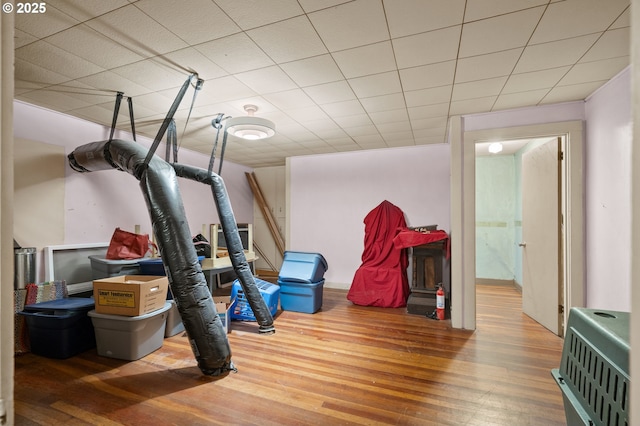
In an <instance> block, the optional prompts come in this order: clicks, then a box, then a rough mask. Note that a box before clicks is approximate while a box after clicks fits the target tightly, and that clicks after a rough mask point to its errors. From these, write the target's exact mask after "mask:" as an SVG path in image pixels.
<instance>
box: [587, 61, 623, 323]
mask: <svg viewBox="0 0 640 426" xmlns="http://www.w3.org/2000/svg"><path fill="white" fill-rule="evenodd" d="M585 111H586V117H587V149H586V171H587V178H586V209H587V216H586V218H587V223H586V233H587V251H586V261H587V306H588V307H590V308H598V309H610V310H619V311H630V310H631V298H630V297H629V295H630V294H631V279H630V273H631V272H630V271H631V264H630V256H629V253H630V251H631V237H630V235H631V233H630V229H631V145H632V140H633V138H632V119H631V71H630V68H627V69H626V70H625V71H624V72H622V73H620V74H618V76H616V77H615V78H613V79H612V80H611V81H609V82H608V83H607V84H606V85H605V86H603V87H602V88H600V89H599V90H598V91H597V92H595V93H594V94H593V95H592V96H591V97H589V98H588V99H587V102H586V106H585Z"/></svg>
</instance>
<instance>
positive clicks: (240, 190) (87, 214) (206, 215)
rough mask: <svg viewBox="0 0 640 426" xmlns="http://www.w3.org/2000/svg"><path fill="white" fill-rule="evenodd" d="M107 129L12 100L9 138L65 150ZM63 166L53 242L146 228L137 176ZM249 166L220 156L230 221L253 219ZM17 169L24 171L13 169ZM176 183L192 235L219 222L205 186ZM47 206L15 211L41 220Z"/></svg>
mask: <svg viewBox="0 0 640 426" xmlns="http://www.w3.org/2000/svg"><path fill="white" fill-rule="evenodd" d="M109 130H110V129H109V128H107V127H104V126H101V125H98V124H95V123H91V122H88V121H85V120H81V119H78V118H75V117H71V116H69V115H65V114H61V113H58V112H54V111H51V110H48V109H44V108H40V107H36V106H33V105H30V104H26V103H23V102H18V101H15V102H14V136H15V138H22V139H28V140H33V141H37V142H43V143H46V144H52V145H58V146H63V147H64V148H65V155H66V154H69V153H71V152H72V151H73V150H74V149H75V148H77V147H79V146H81V145H84V144H87V143H90V142H96V141H102V140H107V139H108V138H109ZM212 131H213V130H212ZM115 137H116V138H122V139H125V140H132V138H131V135H130V134H128V133H126V132H118V131H117V132H116V135H115ZM137 139H138V143H140V144H142V145H145V146H150V145H151V143H152V140H150V139H148V138H141V137H138V138H137ZM132 143H134V142H132ZM164 150H165V147H164V144H161V145H160V146H159V148H158V150H157V154H158V155H160V156H164V152H165V151H164ZM178 159H179V161H180V163H183V164H189V165H192V166H196V167H201V168H204V169H206V168H207V167H208V163H209V157H208V156H207V155H204V154H199V153H195V152H192V151H189V150H186V149H181V150H180V151H179V153H178ZM64 167H65V179H64V182H63V184H64V207H63V208H64V227H65V230H64V240H63V241H61V242H58V244H76V243H93V242H104V241H109V239H110V238H111V234H112V233H113V230H114V229H115V228H116V227H121V228H124V229H127V230H130V231H133V230H134V226H135V225H140V226H141V232H142V233H148V234H151V221H150V219H149V212H148V210H147V207H146V205H145V202H144V198H143V194H142V191H141V190H140V188H139V186H138V181H137V180H136V179H135V178H134V177H133V176H132V175H130V174H128V173H126V172H121V171H117V170H104V171H97V172H91V173H78V172H75V171H73V170H72V169H71V168H70V167H69V165H68V164H67V162H66V161H65V166H64ZM251 170H252V169H250V168H247V167H244V166H240V165H238V164H234V163H231V162H225V164H224V168H223V172H222V177H223V179H224V181H225V185H226V187H227V192H228V193H229V198H230V200H231V205H232V208H233V211H234V214H235V216H236V221H237V222H240V223H253V194H252V192H251V188H250V187H249V185H248V183H247V180H246V177H245V172H249V171H251ZM22 172H27V173H28V171H16V173H22ZM179 184H180V190H181V194H182V200H183V203H184V206H185V211H186V214H187V221H188V222H189V225H190V227H191V232H192V233H193V234H194V235H195V234H197V233H199V232H201V231H202V225H203V224H206V225H208V224H212V223H219V220H218V214H217V211H216V207H215V204H214V201H213V196H212V193H211V189H210V188H209V187H208V186H206V185H202V184H199V183H196V182H192V181H188V180H184V179H180V180H179ZM48 207H49V206H46V205H43V206H41V209H40V210H38V211H32V212H20V214H29V215H33V220H46V209H47V208H48ZM43 215H44V216H43ZM20 244H22V245H23V246H30V247H37V248H38V249H39V250H42V248H43V246H44V245H48V244H43V243H42V242H40V241H20ZM41 275H42V274H41ZM40 278H41V279H42V278H43V277H42V276H41V277H40Z"/></svg>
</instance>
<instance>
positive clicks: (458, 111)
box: [449, 96, 497, 115]
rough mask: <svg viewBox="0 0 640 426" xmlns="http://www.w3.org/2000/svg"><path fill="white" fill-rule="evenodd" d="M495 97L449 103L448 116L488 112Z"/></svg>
mask: <svg viewBox="0 0 640 426" xmlns="http://www.w3.org/2000/svg"><path fill="white" fill-rule="evenodd" d="M496 98H497V96H489V97H486V98H476V99H468V100H464V101H455V102H451V109H450V110H449V113H450V115H463V114H473V113H478V112H483V111H490V110H491V107H492V106H493V104H494V102H495V101H496Z"/></svg>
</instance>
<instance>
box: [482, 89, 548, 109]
mask: <svg viewBox="0 0 640 426" xmlns="http://www.w3.org/2000/svg"><path fill="white" fill-rule="evenodd" d="M547 93H549V89H539V90H531V91H528V92H518V93H503V94H501V95H500V96H498V100H497V101H496V103H495V104H494V105H493V111H498V110H503V109H512V108H522V107H526V106H530V105H537V104H538V102H540V101H541V100H542V99H543V98H544V97H545V95H546V94H547Z"/></svg>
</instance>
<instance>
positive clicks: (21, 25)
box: [14, 3, 79, 39]
mask: <svg viewBox="0 0 640 426" xmlns="http://www.w3.org/2000/svg"><path fill="white" fill-rule="evenodd" d="M45 5H48V6H49V7H47V10H46V12H45V13H41V14H38V15H37V19H36V15H32V14H27V13H16V14H15V15H14V17H15V18H14V26H15V28H16V29H18V30H20V31H22V32H24V33H26V34H29V35H31V36H33V37H35V38H38V39H40V38H44V37H47V36H50V35H51V34H55V33H58V32H60V31H64V30H66V29H67V28H71V27H73V26H74V25H77V24H78V23H79V21H78V20H76V19H74V18H72V17H71V16H69V14H67V13H64V12H61V11H60V10H58V9H56V8H55V7H52V6H53V5H51V4H50V3H45Z"/></svg>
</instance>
